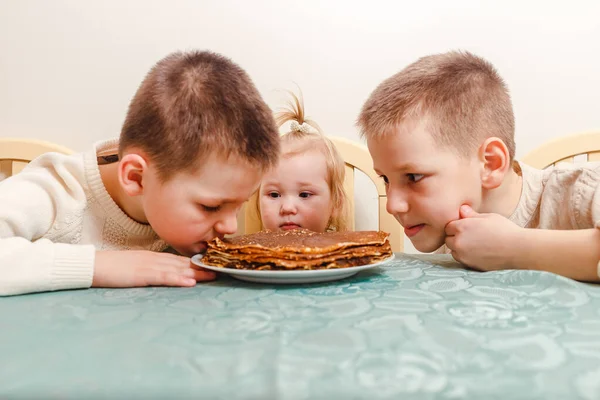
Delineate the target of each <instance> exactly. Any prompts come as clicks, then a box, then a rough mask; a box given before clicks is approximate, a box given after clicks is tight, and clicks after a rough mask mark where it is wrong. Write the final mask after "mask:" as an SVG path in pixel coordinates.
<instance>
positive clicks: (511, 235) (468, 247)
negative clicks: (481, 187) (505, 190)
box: [446, 205, 523, 271]
mask: <svg viewBox="0 0 600 400" xmlns="http://www.w3.org/2000/svg"><path fill="white" fill-rule="evenodd" d="M522 231H523V228H521V227H519V226H517V225H515V224H514V223H512V222H510V221H509V220H508V219H506V218H504V217H503V216H501V215H498V214H478V213H477V212H475V211H474V210H473V209H472V208H471V207H469V206H467V205H463V206H461V208H460V219H459V220H456V221H452V222H450V223H448V225H446V235H447V237H446V246H447V247H448V248H449V249H450V250H451V251H452V257H454V259H455V260H456V261H458V262H460V263H462V264H465V265H467V266H469V267H471V268H475V269H479V270H482V271H492V270H498V269H505V268H515V265H514V263H513V261H512V255H513V254H515V250H516V248H518V247H519V246H522V245H523V243H522V242H520V239H519V237H520V233H522Z"/></svg>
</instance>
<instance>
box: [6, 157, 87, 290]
mask: <svg viewBox="0 0 600 400" xmlns="http://www.w3.org/2000/svg"><path fill="white" fill-rule="evenodd" d="M77 163H78V160H77V158H76V157H73V156H70V157H67V156H61V155H58V154H54V155H48V156H42V157H40V159H38V160H36V161H34V162H33V163H32V164H31V165H30V166H28V167H26V168H25V169H24V170H23V171H22V172H21V173H19V174H17V175H15V176H13V177H10V178H8V179H6V180H3V181H2V182H0V295H14V294H22V293H30V292H39V291H49V290H61V289H74V288H86V287H90V286H91V283H92V278H93V272H94V258H95V247H94V246H93V245H80V244H69V243H60V239H55V240H54V241H52V240H50V239H48V236H50V237H54V238H60V237H61V236H64V233H65V232H68V230H70V229H73V228H74V224H77V223H78V224H81V223H82V221H81V220H77V219H76V218H75V221H72V220H71V217H70V216H72V215H76V214H77V213H76V212H74V211H73V210H77V209H78V207H79V208H80V207H81V206H82V204H84V203H82V202H85V192H84V190H83V187H82V184H81V182H82V179H83V178H82V174H81V173H79V172H78V170H79V168H78V166H77ZM66 216H67V217H66ZM80 219H81V218H80ZM63 220H66V221H63ZM67 222H68V223H67ZM49 233H51V234H49Z"/></svg>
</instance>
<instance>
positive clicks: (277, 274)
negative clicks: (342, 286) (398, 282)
mask: <svg viewBox="0 0 600 400" xmlns="http://www.w3.org/2000/svg"><path fill="white" fill-rule="evenodd" d="M203 257H204V254H195V255H193V256H192V257H191V258H190V260H191V262H192V263H193V264H194V265H197V266H198V267H200V268H205V269H208V270H210V271H215V272H223V273H226V274H230V275H246V276H255V277H264V278H269V277H270V278H278V279H280V278H284V277H289V278H298V277H301V276H305V277H307V278H308V277H309V276H319V275H334V274H343V273H349V272H360V271H363V270H366V269H370V268H375V267H378V266H380V265H381V264H384V263H387V262H389V261H393V260H394V259H395V258H396V254H395V253H392V255H391V256H390V257H388V258H386V259H385V260H382V261H378V262H376V263H373V264H363V265H355V266H352V267H346V268H329V269H301V270H298V269H296V270H291V271H286V270H253V269H234V268H223V267H215V266H212V265H206V264H203V263H202V262H201V261H200V260H201V259H202V258H203Z"/></svg>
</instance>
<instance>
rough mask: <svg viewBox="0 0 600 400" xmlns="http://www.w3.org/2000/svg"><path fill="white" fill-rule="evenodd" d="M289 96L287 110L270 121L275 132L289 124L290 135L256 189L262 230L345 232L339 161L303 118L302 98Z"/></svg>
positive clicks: (328, 143)
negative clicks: (274, 162) (275, 162)
mask: <svg viewBox="0 0 600 400" xmlns="http://www.w3.org/2000/svg"><path fill="white" fill-rule="evenodd" d="M290 94H291V96H292V100H291V101H290V102H289V103H288V107H286V108H284V109H283V110H282V111H281V112H279V113H277V114H276V115H275V119H276V121H277V125H278V126H279V127H281V126H282V125H283V124H285V123H286V122H289V121H291V122H292V123H291V130H290V131H289V132H288V133H286V134H284V135H283V136H282V137H281V145H282V154H281V158H280V161H279V164H278V165H277V167H275V168H273V169H271V170H270V171H269V172H268V173H267V174H266V175H265V176H264V178H263V180H262V182H261V185H260V188H259V194H258V212H259V215H260V217H261V221H262V225H263V229H270V230H289V229H296V228H305V229H309V230H312V231H315V232H325V231H328V230H334V231H345V230H348V215H347V213H348V204H347V199H346V193H345V192H344V177H345V169H344V160H343V159H342V157H341V156H340V154H339V153H338V151H337V149H336V148H335V145H334V144H333V143H332V142H331V140H329V139H327V138H326V137H325V136H324V135H323V133H322V131H321V129H320V128H319V126H318V125H317V124H316V123H315V122H314V121H311V120H309V119H306V118H305V114H304V102H303V99H302V94H300V97H299V98H298V97H297V96H295V95H294V94H293V93H290Z"/></svg>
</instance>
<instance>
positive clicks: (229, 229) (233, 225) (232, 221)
mask: <svg viewBox="0 0 600 400" xmlns="http://www.w3.org/2000/svg"><path fill="white" fill-rule="evenodd" d="M215 231H217V233H218V234H222V235H233V234H234V233H236V232H237V215H236V214H235V213H230V214H228V215H227V216H226V217H225V218H223V219H222V220H220V221H219V222H217V223H216V224H215Z"/></svg>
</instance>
